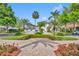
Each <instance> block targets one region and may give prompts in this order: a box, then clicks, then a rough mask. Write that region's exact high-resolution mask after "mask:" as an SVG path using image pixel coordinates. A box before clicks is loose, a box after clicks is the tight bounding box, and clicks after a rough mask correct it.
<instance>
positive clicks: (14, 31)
mask: <svg viewBox="0 0 79 59" xmlns="http://www.w3.org/2000/svg"><path fill="white" fill-rule="evenodd" d="M18 31H19V30H17V29H9V30H8V32H9V33H16V32H18Z"/></svg>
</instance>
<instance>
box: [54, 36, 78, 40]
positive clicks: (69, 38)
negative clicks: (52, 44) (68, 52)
mask: <svg viewBox="0 0 79 59" xmlns="http://www.w3.org/2000/svg"><path fill="white" fill-rule="evenodd" d="M55 40H78V38H75V37H66V36H56V37H55Z"/></svg>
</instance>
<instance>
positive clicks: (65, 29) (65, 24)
mask: <svg viewBox="0 0 79 59" xmlns="http://www.w3.org/2000/svg"><path fill="white" fill-rule="evenodd" d="M65 32H66V24H65Z"/></svg>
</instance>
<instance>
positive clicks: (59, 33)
mask: <svg viewBox="0 0 79 59" xmlns="http://www.w3.org/2000/svg"><path fill="white" fill-rule="evenodd" d="M56 35H58V36H64V35H65V34H64V33H63V32H57V33H56Z"/></svg>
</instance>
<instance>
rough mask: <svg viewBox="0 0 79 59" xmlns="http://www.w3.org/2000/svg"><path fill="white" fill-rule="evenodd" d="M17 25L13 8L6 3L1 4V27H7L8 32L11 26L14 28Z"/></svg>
mask: <svg viewBox="0 0 79 59" xmlns="http://www.w3.org/2000/svg"><path fill="white" fill-rule="evenodd" d="M15 23H16V18H15V16H14V12H13V10H12V8H11V7H10V6H9V5H8V4H5V3H0V25H3V26H6V30H8V27H9V26H14V25H15Z"/></svg>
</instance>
